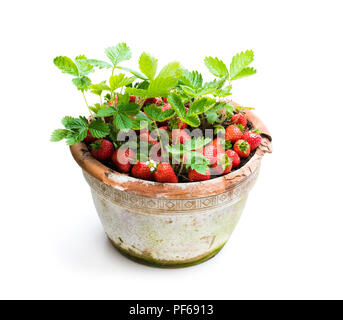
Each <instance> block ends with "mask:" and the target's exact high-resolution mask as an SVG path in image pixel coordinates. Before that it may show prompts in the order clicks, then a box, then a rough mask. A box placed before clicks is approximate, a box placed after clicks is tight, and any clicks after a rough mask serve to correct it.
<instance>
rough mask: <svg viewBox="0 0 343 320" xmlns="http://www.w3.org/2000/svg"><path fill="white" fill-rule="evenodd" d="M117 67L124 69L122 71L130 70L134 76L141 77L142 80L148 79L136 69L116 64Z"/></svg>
mask: <svg viewBox="0 0 343 320" xmlns="http://www.w3.org/2000/svg"><path fill="white" fill-rule="evenodd" d="M116 68H117V69H120V70H124V71H127V72H130V73H132V74H133V75H134V76H135V77H137V78H139V79H142V80H148V79H147V78H146V77H145V76H143V75H142V74H141V73H139V72H138V71H135V70H132V69H130V68H125V67H120V66H116Z"/></svg>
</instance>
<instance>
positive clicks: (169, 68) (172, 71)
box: [157, 61, 183, 79]
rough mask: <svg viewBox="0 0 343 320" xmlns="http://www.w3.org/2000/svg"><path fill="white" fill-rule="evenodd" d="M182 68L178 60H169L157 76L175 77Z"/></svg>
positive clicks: (179, 74)
mask: <svg viewBox="0 0 343 320" xmlns="http://www.w3.org/2000/svg"><path fill="white" fill-rule="evenodd" d="M182 72H183V68H182V66H181V64H180V63H179V62H176V61H174V62H170V63H168V64H167V65H166V66H165V67H163V68H162V70H161V71H160V73H159V74H158V76H157V78H177V79H179V78H180V77H181V75H182Z"/></svg>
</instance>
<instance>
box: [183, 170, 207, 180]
mask: <svg viewBox="0 0 343 320" xmlns="http://www.w3.org/2000/svg"><path fill="white" fill-rule="evenodd" d="M210 178H211V171H210V169H209V168H207V169H206V172H205V174H202V173H199V172H198V171H196V170H195V169H191V168H190V169H189V170H188V180H189V181H190V182H196V181H206V180H209V179H210Z"/></svg>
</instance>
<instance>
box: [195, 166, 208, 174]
mask: <svg viewBox="0 0 343 320" xmlns="http://www.w3.org/2000/svg"><path fill="white" fill-rule="evenodd" d="M191 168H192V169H193V170H195V171H196V172H198V173H200V174H207V171H208V165H206V164H192V165H191Z"/></svg>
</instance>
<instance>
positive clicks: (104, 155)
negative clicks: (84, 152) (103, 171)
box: [91, 139, 114, 161]
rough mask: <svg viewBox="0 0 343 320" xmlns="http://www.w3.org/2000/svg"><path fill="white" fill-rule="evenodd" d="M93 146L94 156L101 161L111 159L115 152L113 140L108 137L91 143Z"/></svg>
mask: <svg viewBox="0 0 343 320" xmlns="http://www.w3.org/2000/svg"><path fill="white" fill-rule="evenodd" d="M91 148H92V155H93V157H94V158H96V159H98V160H101V161H107V160H109V159H111V157H112V154H113V152H114V148H113V144H112V142H111V141H108V140H106V139H98V140H96V141H95V142H94V143H92V144H91Z"/></svg>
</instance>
